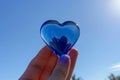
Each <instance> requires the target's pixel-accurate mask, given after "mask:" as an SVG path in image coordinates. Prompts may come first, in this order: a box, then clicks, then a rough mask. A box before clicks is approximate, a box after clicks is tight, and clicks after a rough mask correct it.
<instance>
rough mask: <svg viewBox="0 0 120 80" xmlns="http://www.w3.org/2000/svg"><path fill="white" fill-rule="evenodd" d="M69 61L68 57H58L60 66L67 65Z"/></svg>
mask: <svg viewBox="0 0 120 80" xmlns="http://www.w3.org/2000/svg"><path fill="white" fill-rule="evenodd" d="M69 60H70V56H68V55H62V56H61V57H60V63H61V64H67V63H69Z"/></svg>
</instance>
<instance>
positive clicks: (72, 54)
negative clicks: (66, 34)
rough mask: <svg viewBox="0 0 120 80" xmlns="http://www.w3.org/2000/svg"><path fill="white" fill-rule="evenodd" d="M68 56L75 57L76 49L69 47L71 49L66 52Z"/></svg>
mask: <svg viewBox="0 0 120 80" xmlns="http://www.w3.org/2000/svg"><path fill="white" fill-rule="evenodd" d="M68 55H70V56H74V57H77V56H78V51H77V50H76V49H74V48H73V49H71V51H70V52H69V53H68Z"/></svg>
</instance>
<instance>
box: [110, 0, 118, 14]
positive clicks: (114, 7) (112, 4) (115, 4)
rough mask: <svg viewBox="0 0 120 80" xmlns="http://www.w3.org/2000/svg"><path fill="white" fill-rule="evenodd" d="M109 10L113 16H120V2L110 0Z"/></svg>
mask: <svg viewBox="0 0 120 80" xmlns="http://www.w3.org/2000/svg"><path fill="white" fill-rule="evenodd" d="M109 10H110V12H111V13H112V14H114V15H117V16H118V15H119V16H120V0H110V3H109Z"/></svg>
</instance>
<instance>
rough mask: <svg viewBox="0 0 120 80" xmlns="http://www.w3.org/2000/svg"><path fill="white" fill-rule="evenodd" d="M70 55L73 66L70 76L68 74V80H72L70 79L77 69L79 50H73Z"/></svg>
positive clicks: (71, 66)
mask: <svg viewBox="0 0 120 80" xmlns="http://www.w3.org/2000/svg"><path fill="white" fill-rule="evenodd" d="M68 55H69V56H70V58H71V65H70V70H69V74H68V77H67V79H66V80H70V78H71V76H72V73H73V69H74V67H75V63H76V59H77V56H78V52H77V50H75V49H72V50H71V51H70V53H69V54H68Z"/></svg>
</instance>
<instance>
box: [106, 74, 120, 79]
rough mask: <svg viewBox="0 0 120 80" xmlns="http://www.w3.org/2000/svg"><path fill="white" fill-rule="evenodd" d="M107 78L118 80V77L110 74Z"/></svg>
mask: <svg viewBox="0 0 120 80" xmlns="http://www.w3.org/2000/svg"><path fill="white" fill-rule="evenodd" d="M108 78H109V80H120V76H115V75H114V74H111V75H110V76H109V77H108Z"/></svg>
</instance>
